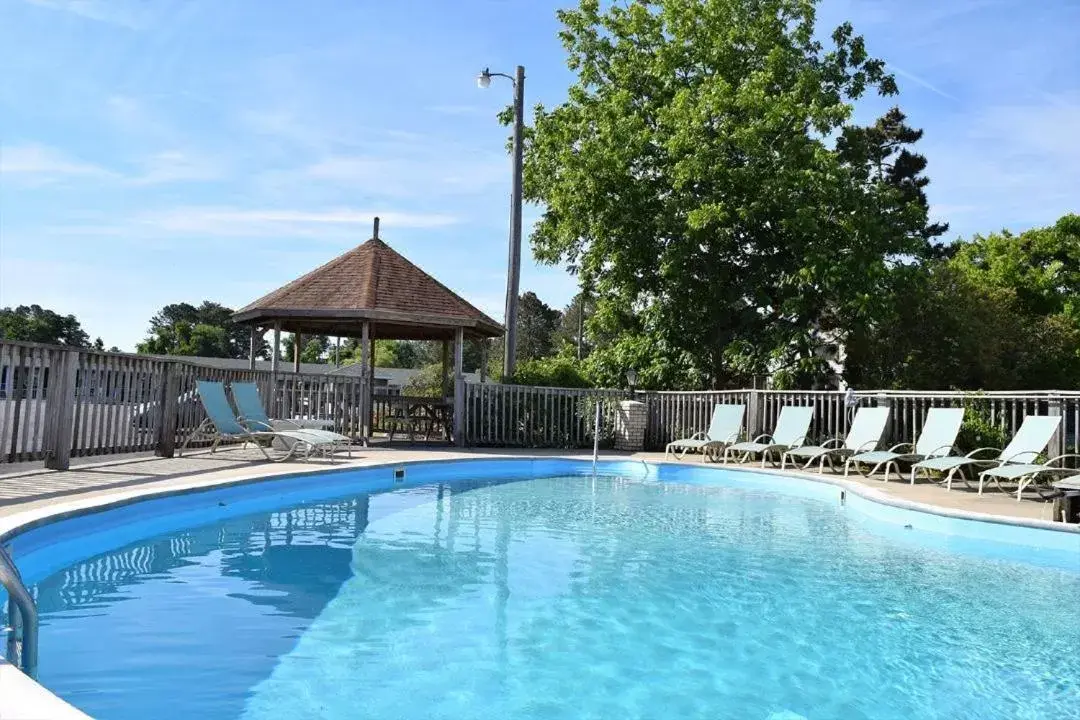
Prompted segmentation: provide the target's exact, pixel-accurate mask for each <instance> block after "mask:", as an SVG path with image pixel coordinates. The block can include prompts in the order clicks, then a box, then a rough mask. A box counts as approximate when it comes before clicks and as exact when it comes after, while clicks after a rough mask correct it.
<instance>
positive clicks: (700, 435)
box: [687, 430, 709, 440]
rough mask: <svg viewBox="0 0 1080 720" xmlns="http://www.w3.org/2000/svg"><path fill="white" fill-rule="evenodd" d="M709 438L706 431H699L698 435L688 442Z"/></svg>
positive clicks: (690, 438)
mask: <svg viewBox="0 0 1080 720" xmlns="http://www.w3.org/2000/svg"><path fill="white" fill-rule="evenodd" d="M708 436H709V434H708V433H707V432H705V431H704V430H698V431H697V432H696V433H694V434H693V435H691V436H690V437H688V438H687V440H704V439H706V438H707V437H708Z"/></svg>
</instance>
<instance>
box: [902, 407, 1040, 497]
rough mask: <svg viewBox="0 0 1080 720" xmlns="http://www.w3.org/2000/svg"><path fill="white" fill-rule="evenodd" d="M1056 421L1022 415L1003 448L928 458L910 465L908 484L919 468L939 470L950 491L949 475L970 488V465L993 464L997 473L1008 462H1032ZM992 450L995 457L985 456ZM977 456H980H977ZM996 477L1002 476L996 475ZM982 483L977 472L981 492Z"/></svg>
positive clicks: (1009, 463)
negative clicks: (1022, 420) (1019, 422)
mask: <svg viewBox="0 0 1080 720" xmlns="http://www.w3.org/2000/svg"><path fill="white" fill-rule="evenodd" d="M1060 424H1061V418H1060V417H1058V416H1046V415H1028V416H1027V417H1025V418H1024V422H1023V423H1021V424H1020V429H1019V430H1017V431H1016V434H1015V435H1013V439H1012V440H1010V441H1009V444H1008V445H1007V446H1006V447H1005V449H1004V450H1000V451H998V449H997V448H991V447H984V448H976V449H975V450H972V451H971V452H969V453H968V454H967V455H947V456H945V457H935V458H928V459H926V460H923V461H921V462H917V463H915V464H914V465H912V466H911V483H912V484H913V485H914V484H915V478H916V476H917V474H918V472H919V471H920V470H922V471H923V473H924V474H929V473H930V472H939V473H944V477H942V478H941V481H940V482H943V483H945V487H946V489H948V490H952V482H953V478H955V477H957V476H959V477H960V479H961V481H963V483H964V484H965V485H968V486H969V487H970V484H969V483H968V478H967V477H966V476H965V475H964V471H965V470H966V469H968V468H971V467H978V466H980V465H982V466H986V465H994V466H996V467H994V468H991V469H993V470H997V471H999V472H1001V473H1008V472H1010V471H1008V470H1004V468H1005V467H1007V466H1009V465H1013V464H1015V465H1032V464H1036V463H1035V460H1036V459H1037V458H1038V456H1039V453H1041V452H1042V451H1043V450H1044V449H1045V448H1046V446H1047V445H1048V444H1049V443H1050V438H1052V437H1053V436H1054V433H1055V432H1057V429H1058V426H1059V425H1060ZM994 451H997V452H998V455H997V457H996V458H989V457H986V454H987V453H989V452H994ZM980 455H982V456H983V457H981V458H980V457H979V456H980ZM999 477H1005V476H1004V475H999ZM983 482H984V480H983V476H982V475H980V480H979V487H980V492H981V491H982V485H983Z"/></svg>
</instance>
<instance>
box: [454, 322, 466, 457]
mask: <svg viewBox="0 0 1080 720" xmlns="http://www.w3.org/2000/svg"><path fill="white" fill-rule="evenodd" d="M464 364H465V330H464V329H463V328H457V329H455V330H454V444H455V445H457V446H458V447H464V446H465V371H464V368H463V367H462V366H463V365H464Z"/></svg>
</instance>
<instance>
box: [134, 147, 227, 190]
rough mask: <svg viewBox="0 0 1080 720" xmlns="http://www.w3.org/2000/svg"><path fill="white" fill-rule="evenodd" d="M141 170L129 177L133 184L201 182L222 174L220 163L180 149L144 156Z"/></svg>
mask: <svg viewBox="0 0 1080 720" xmlns="http://www.w3.org/2000/svg"><path fill="white" fill-rule="evenodd" d="M140 165H141V171H140V172H139V173H138V174H136V175H134V176H133V177H131V178H130V182H131V183H132V184H134V185H161V184H165V183H174V182H202V181H208V180H217V179H220V178H222V177H223V176H224V174H225V172H224V169H223V167H222V164H221V163H219V162H217V161H215V160H211V159H210V158H206V157H202V156H199V155H195V154H192V153H188V152H185V151H182V150H167V151H164V152H159V153H155V154H153V155H150V156H148V157H146V158H144V159H143V160H142V161H141V162H140Z"/></svg>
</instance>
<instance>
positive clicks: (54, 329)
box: [0, 305, 90, 347]
mask: <svg viewBox="0 0 1080 720" xmlns="http://www.w3.org/2000/svg"><path fill="white" fill-rule="evenodd" d="M0 338H2V339H4V340H22V341H23V342H37V343H47V344H49V345H68V346H70V347H90V336H89V335H87V334H86V332H85V331H84V330H83V329H82V325H80V324H79V321H78V319H77V318H76V317H75V316H74V315H61V314H59V313H57V312H54V311H52V310H47V309H45V308H43V307H41V306H40V305H19V306H18V307H15V308H10V307H6V308H0Z"/></svg>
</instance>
